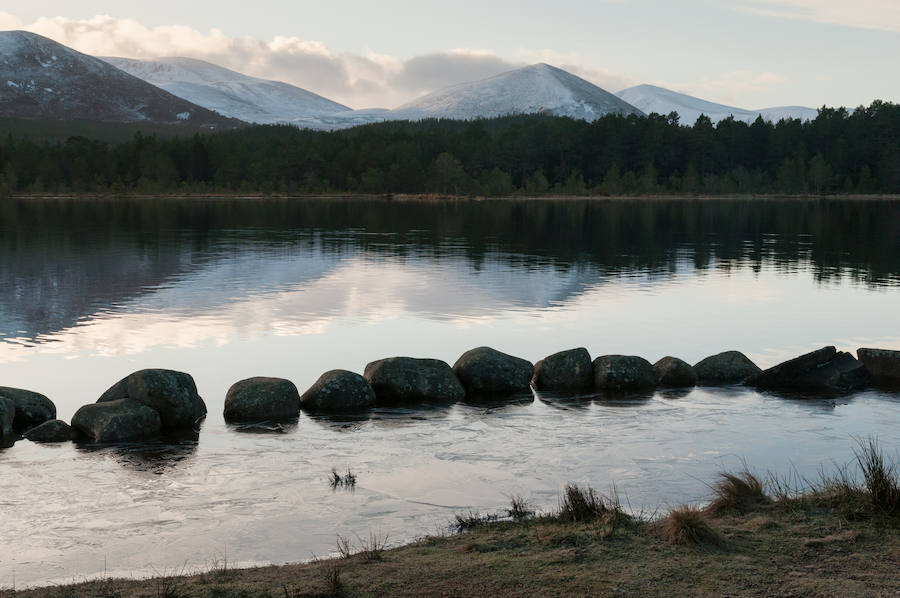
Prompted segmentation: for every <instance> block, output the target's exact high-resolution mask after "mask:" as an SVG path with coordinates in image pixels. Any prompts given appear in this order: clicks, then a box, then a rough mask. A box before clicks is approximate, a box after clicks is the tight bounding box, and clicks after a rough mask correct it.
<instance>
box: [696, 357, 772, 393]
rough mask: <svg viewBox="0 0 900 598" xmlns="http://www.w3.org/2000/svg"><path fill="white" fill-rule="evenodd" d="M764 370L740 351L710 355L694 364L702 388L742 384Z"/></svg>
mask: <svg viewBox="0 0 900 598" xmlns="http://www.w3.org/2000/svg"><path fill="white" fill-rule="evenodd" d="M761 371H762V370H761V369H759V366H757V365H756V364H755V363H753V362H752V361H750V359H748V358H747V356H746V355H744V354H743V353H741V352H740V351H725V352H724V353H718V354H716V355H710V356H709V357H707V358H706V359H703V360H701V361H699V362H697V363H695V364H694V372H696V374H697V383H698V384H699V385H700V386H725V385H728V384H741V383H742V382H743V381H744V380H746V379H747V378H749V377H751V376H755V375H757V374H759V373H760V372H761Z"/></svg>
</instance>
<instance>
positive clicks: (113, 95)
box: [0, 31, 233, 125]
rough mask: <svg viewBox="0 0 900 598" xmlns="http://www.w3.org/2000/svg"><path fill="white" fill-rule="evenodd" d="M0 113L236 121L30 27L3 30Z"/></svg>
mask: <svg viewBox="0 0 900 598" xmlns="http://www.w3.org/2000/svg"><path fill="white" fill-rule="evenodd" d="M0 116H8V117H15V118H54V119H56V118H59V119H76V118H79V119H86V120H106V121H118V122H133V121H154V122H160V123H179V122H185V121H190V122H191V123H193V124H199V125H230V124H233V123H232V122H231V121H229V120H228V119H226V118H224V117H222V116H220V115H218V114H215V113H214V112H211V111H209V110H206V109H205V108H201V107H200V106H196V105H194V104H192V103H190V102H188V101H186V100H183V99H181V98H178V97H175V96H174V95H172V94H170V93H168V92H166V91H163V90H161V89H159V88H156V87H154V86H152V85H150V84H148V83H145V82H144V81H141V80H140V79H137V78H135V77H132V76H131V75H129V74H127V73H125V72H123V71H120V70H119V69H117V68H115V67H113V66H111V65H109V64H107V63H105V62H103V61H102V60H100V59H97V58H94V57H92V56H87V55H86V54H82V53H81V52H77V51H75V50H73V49H72V48H68V47H66V46H64V45H62V44H60V43H58V42H55V41H53V40H52V39H49V38H46V37H44V36H42V35H38V34H36V33H31V32H28V31H2V32H0Z"/></svg>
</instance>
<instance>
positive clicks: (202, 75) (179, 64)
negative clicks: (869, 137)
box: [0, 31, 817, 130]
mask: <svg viewBox="0 0 900 598" xmlns="http://www.w3.org/2000/svg"><path fill="white" fill-rule="evenodd" d="M4 82H5V83H4ZM651 112H656V113H659V114H666V115H667V114H669V113H671V112H677V113H678V114H679V116H680V118H681V122H682V124H686V125H691V124H693V123H694V122H695V121H696V120H697V118H698V117H699V116H700V115H701V114H705V115H707V116H708V117H710V119H711V120H712V121H713V122H718V121H720V120H722V119H724V118H727V117H729V116H733V117H734V118H735V119H737V120H742V121H746V122H752V121H753V120H755V119H756V118H758V117H759V116H762V117H763V119H766V120H775V121H777V120H780V119H782V118H799V119H802V120H806V119H811V118H815V117H816V114H817V111H816V110H814V109H811V108H804V107H799V106H788V107H779V108H767V109H761V110H746V109H742V108H736V107H732V106H725V105H722V104H716V103H713V102H708V101H706V100H702V99H699V98H695V97H692V96H688V95H685V94H681V93H678V92H675V91H671V90H668V89H664V88H661V87H655V86H652V85H639V86H636V87H632V88H629V89H625V90H622V91H620V92H618V93H616V94H612V93H609V92H608V91H606V90H604V89H601V88H600V87H598V86H596V85H594V84H593V83H590V82H589V81H586V80H585V79H582V78H580V77H577V76H575V75H573V74H571V73H569V72H567V71H564V70H562V69H559V68H556V67H553V66H550V65H547V64H535V65H530V66H526V67H523V68H519V69H515V70H512V71H509V72H505V73H501V74H499V75H495V76H493V77H489V78H486V79H481V80H478V81H471V82H466V83H461V84H458V85H454V86H451V87H448V88H445V89H441V90H438V91H435V92H433V93H430V94H427V95H425V96H423V97H420V98H418V99H416V100H413V101H411V102H409V103H407V104H404V105H402V106H400V107H398V108H395V109H392V110H389V109H378V108H373V109H365V110H351V109H350V108H348V107H347V106H344V105H342V104H339V103H337V102H334V101H332V100H329V99H327V98H324V97H322V96H320V95H317V94H315V93H313V92H310V91H307V90H305V89H302V88H300V87H296V86H294V85H290V84H288V83H282V82H279V81H269V80H265V79H259V78H256V77H250V76H247V75H244V74H241V73H237V72H235V71H232V70H229V69H226V68H224V67H221V66H218V65H215V64H211V63H209V62H204V61H202V60H196V59H192V58H183V57H172V58H159V59H155V60H137V59H131V58H117V57H106V58H103V59H98V58H95V57H92V56H87V55H85V54H81V53H80V52H76V51H75V50H73V49H71V48H67V47H66V46H63V45H62V44H59V43H57V42H55V41H53V40H50V39H48V38H45V37H42V36H40V35H37V34H33V33H28V32H24V31H6V32H0V116H6V117H15V118H48V119H61V120H66V119H86V120H103V121H116V122H135V121H152V122H160V123H179V122H180V123H184V122H190V123H192V124H194V125H198V124H199V125H202V126H210V127H216V126H234V125H235V124H238V123H239V121H243V122H248V123H259V124H274V123H288V124H294V125H296V126H300V127H304V128H312V129H324V130H333V129H343V128H348V127H352V126H356V125H360V124H367V123H372V122H381V121H389V120H421V119H425V118H447V119H457V120H469V119H475V118H490V117H496V116H504V115H512V114H537V113H539V114H551V115H556V116H568V117H571V118H575V119H583V120H588V121H591V120H595V119H597V118H600V117H602V116H605V115H608V114H621V115H632V114H633V115H643V114H649V113H651Z"/></svg>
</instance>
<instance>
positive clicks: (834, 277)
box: [0, 198, 900, 342]
mask: <svg viewBox="0 0 900 598" xmlns="http://www.w3.org/2000/svg"><path fill="white" fill-rule="evenodd" d="M898 205H900V203H898V202H896V201H888V200H875V199H873V200H868V201H853V200H838V199H827V200H810V201H802V200H760V199H755V200H702V201H699V200H698V201H684V200H671V201H670V200H653V201H641V200H628V201H603V200H593V201H558V200H557V201H539V200H529V201H486V202H485V201H482V202H475V201H447V202H438V203H435V202H379V201H361V200H337V199H328V200H319V201H316V200H309V199H302V200H301V199H287V200H285V199H272V200H265V201H247V200H200V199H191V200H180V199H168V198H167V199H157V200H153V201H147V200H128V199H116V200H90V201H79V200H66V199H28V200H9V199H8V200H3V201H0V315H2V318H0V326H2V327H0V337H3V338H6V339H18V340H19V341H20V342H28V341H31V342H34V341H37V340H38V339H39V338H40V337H41V336H42V335H48V334H52V333H54V332H58V331H60V330H64V329H68V328H71V327H73V326H76V325H78V324H84V323H85V322H86V321H90V319H91V318H92V317H95V316H97V315H98V314H102V313H105V312H109V311H117V310H120V309H121V308H122V307H123V306H129V305H130V306H131V307H132V308H133V307H134V304H135V303H137V304H138V305H140V306H142V307H144V308H146V309H147V310H148V311H151V312H155V311H158V310H160V309H166V310H169V309H170V308H172V307H174V308H175V309H177V310H179V311H181V312H182V313H185V314H192V315H196V314H199V313H202V312H206V311H207V310H208V309H209V308H210V307H215V306H224V305H228V304H230V303H232V302H236V301H241V300H243V299H246V297H247V296H248V295H259V294H266V293H278V292H279V291H282V290H286V289H289V288H298V287H308V286H309V285H310V284H312V283H313V282H314V281H321V280H324V279H326V278H327V277H328V276H329V275H331V274H334V273H335V271H336V269H337V268H338V267H339V265H342V264H345V263H346V262H347V261H348V260H351V259H354V258H356V259H359V258H361V257H363V256H364V257H365V260H363V262H361V263H364V264H367V265H366V266H365V267H367V268H371V267H375V266H377V265H379V264H380V263H382V262H381V260H385V262H383V263H393V264H400V265H401V266H406V265H407V264H421V265H422V267H421V269H420V271H418V272H407V274H408V275H410V276H420V275H423V274H426V273H427V271H428V269H431V270H432V271H440V272H441V274H442V275H445V274H446V272H447V271H450V272H455V273H458V274H459V280H471V279H473V278H474V279H478V278H480V277H482V276H483V274H484V273H488V274H489V276H488V278H489V279H490V280H487V281H485V282H487V286H486V287H484V288H485V290H487V289H492V291H490V292H491V298H490V300H485V299H484V298H482V299H481V304H482V305H484V304H486V303H490V302H494V303H496V302H500V303H506V304H511V305H518V306H522V307H527V308H535V307H538V308H540V307H547V306H551V305H554V304H558V303H561V302H566V301H569V300H571V298H572V297H573V296H577V295H579V294H581V293H583V292H584V291H585V289H586V288H588V287H589V286H591V285H593V284H596V283H597V282H600V281H602V280H604V279H606V278H608V277H611V276H612V277H619V276H634V277H637V278H640V279H645V280H647V281H656V280H666V279H671V278H672V277H677V276H678V275H679V273H682V272H685V271H686V270H690V271H697V272H699V273H701V274H702V273H703V272H704V271H706V270H709V269H712V270H715V271H716V272H718V273H719V274H723V275H728V274H729V273H731V272H734V271H738V270H743V269H748V270H750V271H753V272H759V271H760V270H761V269H762V268H763V267H764V266H765V265H769V266H772V267H774V268H776V269H777V271H779V272H781V273H783V274H785V275H791V274H795V273H797V272H798V271H802V270H807V269H809V270H810V271H811V272H812V273H813V276H814V278H815V279H816V280H818V281H820V282H840V281H842V280H844V279H847V280H851V281H854V282H857V283H860V284H864V285H867V286H870V287H883V286H887V287H891V286H896V285H897V284H898V280H900V235H897V234H896V231H897V230H900V209H898ZM849 222H852V223H853V226H852V227H848V226H847V223H849ZM498 271H501V272H503V271H505V272H509V275H506V276H496V275H495V274H496V273H497V272H498ZM522 274H526V275H525V276H522ZM538 278H548V279H552V280H553V283H552V284H550V285H548V284H546V283H545V284H535V283H536V282H537V280H536V279H538ZM439 280H440V278H435V279H433V280H430V281H429V285H428V288H427V289H426V288H423V292H424V293H426V295H425V297H423V300H422V301H421V302H417V301H416V300H415V298H410V297H407V299H410V300H412V302H413V303H419V308H420V309H427V310H428V311H429V313H431V314H433V315H434V316H436V317H453V316H454V315H457V314H464V313H466V312H467V311H468V310H470V309H471V308H468V307H466V306H465V305H459V306H457V305H453V304H452V303H451V304H440V303H441V297H442V296H444V294H445V293H443V292H442V289H440V288H431V287H432V286H433V285H435V284H436V283H437V282H438V281H439ZM185 282H187V283H188V284H183V283H185ZM365 282H366V283H368V282H371V281H369V280H367V281H365ZM394 282H396V281H394ZM525 282H527V284H521V283H525ZM454 284H458V281H454ZM171 288H177V291H178V297H177V300H176V301H175V303H174V304H173V303H172V297H168V298H167V299H165V300H163V301H160V302H157V303H154V302H153V301H149V302H145V301H144V300H143V298H146V297H148V296H153V295H155V294H158V293H160V291H164V290H166V289H171ZM465 297H466V294H465V293H462V294H458V295H457V297H455V299H457V300H459V299H460V298H462V299H463V301H464V299H465ZM330 301H331V299H329V298H327V297H323V300H322V301H321V303H320V305H319V306H310V307H309V308H308V309H307V310H304V311H305V312H306V313H308V314H309V315H310V316H312V317H313V318H315V317H323V316H326V315H328V314H329V313H332V312H331V310H329V309H328V306H329V305H330ZM145 303H146V304H145ZM436 303H437V305H435V304H436ZM426 305H427V306H429V307H423V306H426Z"/></svg>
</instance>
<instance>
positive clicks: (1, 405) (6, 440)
mask: <svg viewBox="0 0 900 598" xmlns="http://www.w3.org/2000/svg"><path fill="white" fill-rule="evenodd" d="M15 418H16V404H15V403H13V401H12V399H9V398H7V397H0V446H6V445H8V444H11V443H12V442H14V441H15V434H14V433H13V420H15Z"/></svg>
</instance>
